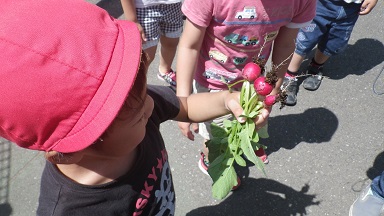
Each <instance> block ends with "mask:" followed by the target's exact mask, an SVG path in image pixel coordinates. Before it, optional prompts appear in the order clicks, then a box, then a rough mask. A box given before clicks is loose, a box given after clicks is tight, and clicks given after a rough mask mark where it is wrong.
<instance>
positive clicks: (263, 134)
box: [257, 124, 269, 139]
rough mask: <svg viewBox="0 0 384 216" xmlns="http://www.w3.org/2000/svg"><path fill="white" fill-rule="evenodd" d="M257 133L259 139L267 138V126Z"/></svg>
mask: <svg viewBox="0 0 384 216" xmlns="http://www.w3.org/2000/svg"><path fill="white" fill-rule="evenodd" d="M257 133H258V134H259V137H260V138H263V139H266V138H268V137H269V134H268V124H266V125H265V126H264V127H262V128H260V129H259V130H258V131H257Z"/></svg>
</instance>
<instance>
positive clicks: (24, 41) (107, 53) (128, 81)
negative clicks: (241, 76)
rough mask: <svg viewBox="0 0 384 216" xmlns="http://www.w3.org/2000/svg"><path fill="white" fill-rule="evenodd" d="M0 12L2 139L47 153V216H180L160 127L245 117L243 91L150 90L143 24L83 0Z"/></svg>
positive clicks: (47, 0)
mask: <svg viewBox="0 0 384 216" xmlns="http://www.w3.org/2000/svg"><path fill="white" fill-rule="evenodd" d="M68 7H70V8H75V10H68ZM0 13H1V16H0V29H1V31H0V49H1V51H2V56H1V58H0V64H1V65H2V69H1V70H0V73H1V77H2V79H1V81H0V85H1V94H0V135H1V136H2V137H4V138H6V139H8V140H10V141H12V142H14V143H16V144H18V145H19V146H21V147H23V148H28V149H32V150H39V151H44V152H45V156H46V159H47V163H46V165H45V168H44V171H43V174H42V178H41V194H40V197H39V206H38V210H37V215H41V216H44V215H81V216H83V215H103V216H105V215H174V214H175V193H174V189H173V183H172V176H171V169H170V167H169V162H168V156H167V151H166V149H165V145H164V142H163V139H162V136H161V134H160V131H159V125H160V123H162V122H164V121H166V120H168V119H175V120H177V121H193V122H200V121H206V120H208V119H212V118H216V117H218V116H220V115H225V114H228V113H229V112H230V111H232V112H233V114H234V115H235V116H237V117H238V116H239V115H240V114H241V112H242V109H241V106H240V104H239V103H238V100H239V93H230V92H229V91H222V92H218V93H215V94H196V95H191V96H189V97H176V95H175V94H174V92H173V90H172V89H171V88H169V87H165V86H147V85H146V83H147V82H146V72H147V58H146V55H143V54H142V51H141V37H140V32H139V30H138V29H137V25H136V24H135V23H133V22H129V21H123V20H115V19H114V18H112V17H111V16H109V15H108V13H107V12H106V11H104V10H102V9H100V8H99V7H97V6H95V5H92V4H90V3H87V2H85V1H83V0H67V1H65V2H63V1H54V0H35V1H30V0H18V1H5V2H3V3H2V4H0ZM22 17H28V19H20V18H22ZM210 106H215V109H208V107H210ZM241 120H243V119H242V118H239V121H241Z"/></svg>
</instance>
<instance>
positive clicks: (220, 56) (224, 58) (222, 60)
mask: <svg viewBox="0 0 384 216" xmlns="http://www.w3.org/2000/svg"><path fill="white" fill-rule="evenodd" d="M208 55H209V57H210V58H211V59H214V60H216V61H218V62H220V63H222V64H224V63H225V62H227V60H228V57H227V56H226V55H224V54H223V53H221V52H219V51H217V50H210V51H209V52H208Z"/></svg>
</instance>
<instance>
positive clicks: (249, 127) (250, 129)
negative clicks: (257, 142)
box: [245, 119, 256, 138]
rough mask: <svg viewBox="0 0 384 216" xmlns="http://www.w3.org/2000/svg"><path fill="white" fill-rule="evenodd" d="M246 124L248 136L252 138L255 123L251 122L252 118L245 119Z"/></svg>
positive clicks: (254, 131)
mask: <svg viewBox="0 0 384 216" xmlns="http://www.w3.org/2000/svg"><path fill="white" fill-rule="evenodd" d="M245 125H246V126H247V128H246V129H247V130H248V136H249V137H250V138H252V137H253V134H254V133H256V130H255V129H256V125H255V122H253V119H247V121H246V124H245Z"/></svg>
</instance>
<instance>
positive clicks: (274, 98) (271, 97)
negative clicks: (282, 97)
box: [264, 95, 278, 106]
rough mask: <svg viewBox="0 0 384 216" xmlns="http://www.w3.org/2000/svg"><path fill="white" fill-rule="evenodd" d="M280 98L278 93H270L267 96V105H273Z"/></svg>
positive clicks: (265, 102)
mask: <svg viewBox="0 0 384 216" xmlns="http://www.w3.org/2000/svg"><path fill="white" fill-rule="evenodd" d="M277 100H278V95H268V96H266V97H265V100H264V104H265V106H273V104H275V103H276V102H277Z"/></svg>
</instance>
